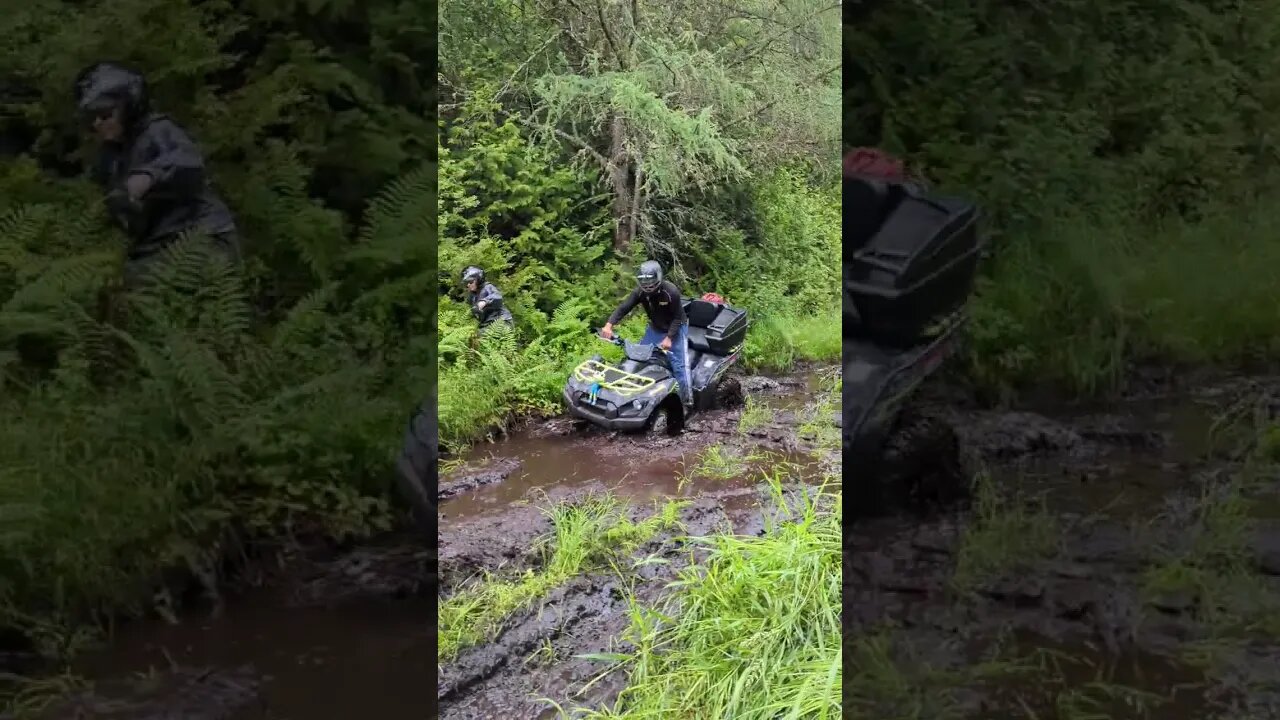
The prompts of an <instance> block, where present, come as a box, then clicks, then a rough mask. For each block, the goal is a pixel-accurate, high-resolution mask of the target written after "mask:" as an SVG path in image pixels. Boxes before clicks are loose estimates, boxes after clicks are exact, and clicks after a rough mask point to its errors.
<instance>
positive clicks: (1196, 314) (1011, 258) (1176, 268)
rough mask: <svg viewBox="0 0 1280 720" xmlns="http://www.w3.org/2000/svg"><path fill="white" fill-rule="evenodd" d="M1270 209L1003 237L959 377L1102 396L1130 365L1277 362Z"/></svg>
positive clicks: (1275, 212) (1276, 225) (1277, 244)
mask: <svg viewBox="0 0 1280 720" xmlns="http://www.w3.org/2000/svg"><path fill="white" fill-rule="evenodd" d="M1277 267H1280V207H1277V206H1276V205H1274V204H1264V203H1261V202H1257V203H1254V204H1252V205H1249V206H1246V207H1242V208H1234V209H1231V210H1229V211H1228V210H1223V211H1222V212H1221V213H1218V214H1214V215H1211V216H1209V217H1208V218H1206V219H1204V220H1202V221H1200V222H1189V221H1183V220H1169V221H1166V222H1163V223H1157V224H1152V225H1141V224H1138V223H1136V222H1133V221H1128V220H1126V219H1123V218H1121V219H1115V218H1108V219H1101V220H1096V221H1088V220H1084V219H1073V220H1067V221H1062V222H1049V223H1047V224H1046V227H1045V228H1044V230H1043V231H1041V232H1037V233H1034V234H1024V235H1022V236H1019V235H1015V236H1013V237H1009V238H1007V239H1006V241H1005V242H1004V244H1003V247H999V248H997V249H996V251H995V259H994V263H993V267H992V271H991V273H990V276H989V277H987V278H985V279H984V280H983V281H982V282H981V283H980V286H979V292H978V294H977V296H976V298H975V300H974V302H973V303H972V308H973V315H974V323H973V327H972V341H973V342H972V343H971V351H970V354H969V366H970V369H971V370H972V373H973V375H974V377H975V378H976V379H977V380H978V381H979V382H980V383H982V384H983V385H985V386H987V387H988V388H991V389H993V390H995V391H997V392H1000V393H1003V394H1005V395H1009V394H1012V393H1013V392H1015V391H1016V390H1018V389H1021V388H1025V387H1030V386H1033V385H1034V386H1042V385H1044V384H1045V383H1052V384H1054V385H1056V386H1058V387H1061V388H1063V389H1065V390H1069V391H1072V392H1076V393H1081V394H1095V393H1103V392H1106V391H1108V390H1110V389H1112V388H1114V387H1115V386H1116V384H1117V382H1118V381H1119V380H1120V379H1121V376H1122V374H1123V372H1124V370H1125V368H1126V363H1127V362H1128V361H1129V360H1132V359H1158V360H1162V361H1166V362H1175V363H1186V364H1232V363H1241V362H1247V361H1256V360H1264V359H1265V360H1275V359H1277V358H1280V304H1277V303H1276V302H1275V296H1274V288H1275V284H1276V278H1277V275H1276V272H1277V271H1276V268H1277Z"/></svg>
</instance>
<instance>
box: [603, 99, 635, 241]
mask: <svg viewBox="0 0 1280 720" xmlns="http://www.w3.org/2000/svg"><path fill="white" fill-rule="evenodd" d="M610 129H611V140H610V143H609V165H610V168H611V170H610V172H609V181H610V183H611V184H612V185H613V222H614V230H613V252H614V254H616V255H618V256H619V257H622V256H624V255H626V253H627V250H628V249H629V248H630V247H631V240H632V238H634V237H635V232H636V227H635V208H634V207H633V206H632V187H631V160H630V158H629V157H628V156H627V132H626V130H627V128H626V123H625V122H624V121H623V119H622V116H620V115H615V116H614V117H613V120H612V121H611V122H610Z"/></svg>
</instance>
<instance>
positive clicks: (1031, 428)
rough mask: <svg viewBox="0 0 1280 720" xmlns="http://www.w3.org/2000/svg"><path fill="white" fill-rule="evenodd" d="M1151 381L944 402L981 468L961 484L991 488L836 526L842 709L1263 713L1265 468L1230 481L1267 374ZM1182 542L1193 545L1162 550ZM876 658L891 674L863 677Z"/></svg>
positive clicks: (1240, 467)
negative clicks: (1072, 398) (1049, 407)
mask: <svg viewBox="0 0 1280 720" xmlns="http://www.w3.org/2000/svg"><path fill="white" fill-rule="evenodd" d="M1155 388H1156V384H1155V383H1152V387H1151V388H1148V389H1149V390H1150V391H1149V392H1144V393H1134V395H1133V396H1132V397H1131V398H1130V399H1129V400H1127V401H1125V402H1122V403H1118V404H1112V405H1110V406H1108V407H1105V408H1063V407H1057V408H1055V409H1054V410H1053V411H1051V412H1052V414H1049V413H1039V412H1032V411H1018V412H984V411H974V410H971V409H970V410H959V411H954V410H953V411H951V417H952V421H953V422H954V423H955V426H956V428H957V429H958V431H959V432H960V434H961V437H962V442H963V443H964V444H965V445H966V446H967V447H968V448H969V449H970V450H971V451H973V452H974V453H975V454H976V455H977V456H978V457H980V458H981V461H982V465H983V467H984V468H985V471H986V472H987V473H988V475H989V478H990V479H989V480H986V481H985V482H986V483H987V485H986V488H985V489H984V490H976V492H979V493H980V497H983V498H986V499H987V500H986V502H991V500H990V499H991V498H994V497H997V496H998V497H999V498H1000V499H1001V501H1002V502H1003V503H1004V505H1003V506H1001V507H1000V508H999V509H995V510H993V509H991V506H990V505H988V506H987V507H986V508H985V509H984V508H980V507H977V505H979V504H980V503H981V502H983V500H979V499H978V498H974V499H973V500H972V501H971V502H968V503H962V504H959V505H956V506H953V507H951V508H947V509H945V510H943V511H935V512H933V513H930V514H928V515H919V514H900V515H897V516H889V517H879V518H876V519H871V520H866V521H860V522H858V523H856V524H854V525H852V526H849V527H846V529H845V543H846V549H845V567H844V587H845V589H844V604H845V618H844V622H845V638H846V647H845V653H844V657H845V663H846V666H845V673H844V677H845V684H844V692H845V702H846V712H848V708H855V710H854V714H853V715H852V717H858V718H878V719H879V718H884V719H891V718H909V717H925V716H928V717H939V718H973V719H977V718H982V719H984V720H986V719H992V720H997V719H1002V718H1011V719H1012V718H1028V717H1038V718H1060V719H1062V720H1070V719H1074V718H1084V717H1090V718H1094V717H1097V718H1115V719H1120V718H1162V719H1166V718H1168V719H1182V718H1187V719H1191V718H1195V719H1197V720H1200V719H1205V720H1207V719H1210V718H1222V719H1223V720H1226V719H1228V718H1233V719H1244V718H1257V719H1261V718H1277V717H1280V577H1278V576H1277V575H1276V572H1275V569H1276V568H1275V562H1276V560H1275V557H1276V545H1277V543H1280V503H1278V502H1276V500H1275V498H1280V473H1275V472H1274V470H1273V469H1272V470H1267V469H1265V468H1264V469H1263V470H1261V471H1259V470H1257V469H1256V467H1257V466H1256V465H1255V466H1253V467H1254V468H1255V469H1254V470H1253V471H1252V473H1251V474H1250V477H1251V478H1252V479H1251V480H1250V481H1249V484H1248V486H1247V487H1245V488H1243V489H1238V490H1236V491H1233V490H1232V488H1233V487H1235V486H1233V485H1232V481H1233V480H1237V479H1239V478H1241V477H1243V476H1244V475H1245V473H1246V470H1245V466H1244V458H1245V457H1246V456H1247V453H1248V452H1249V450H1250V449H1251V443H1250V442H1249V440H1250V439H1251V438H1254V437H1256V432H1257V426H1258V423H1263V424H1265V423H1267V422H1271V421H1274V419H1275V417H1276V413H1275V410H1274V402H1273V400H1272V398H1277V397H1280V393H1277V390H1280V381H1278V380H1277V379H1275V378H1245V379H1238V378H1237V379H1226V380H1221V379H1219V380H1217V381H1216V382H1214V383H1213V384H1210V385H1206V386H1200V387H1193V388H1186V387H1180V388H1178V389H1177V390H1176V391H1169V390H1168V387H1167V386H1166V387H1165V388H1164V389H1163V391H1160V392H1157V391H1156V390H1155ZM1242 410H1243V411H1244V412H1242ZM1232 416H1234V417H1235V419H1236V420H1237V422H1236V423H1235V425H1234V430H1235V432H1234V434H1233V433H1232V431H1231V428H1228V427H1227V426H1228V425H1230V423H1225V422H1224V420H1225V419H1228V418H1230V417H1232ZM1233 503H1235V504H1233ZM1245 507H1247V508H1248V509H1247V512H1246V511H1244V510H1242V508H1245ZM1233 508H1234V510H1233ZM1215 512H1216V514H1214V513H1215ZM1241 512H1245V514H1248V515H1249V516H1250V517H1248V518H1247V519H1245V518H1244V517H1243V516H1242V515H1241V514H1240V513H1241ZM1206 528H1207V529H1206ZM1197 543H1199V544H1200V545H1201V546H1203V545H1205V544H1206V543H1209V544H1210V545H1212V547H1210V548H1209V549H1207V550H1206V549H1204V548H1203V547H1201V549H1200V551H1201V555H1199V556H1197V558H1198V560H1197V561H1196V562H1191V561H1186V562H1184V563H1182V564H1179V563H1178V562H1175V559H1177V558H1187V557H1191V556H1190V555H1189V553H1192V552H1194V551H1195V547H1196V546H1197ZM1037 545H1038V549H1037V551H1035V552H1025V553H1023V554H1022V555H1018V553H1017V551H1016V550H1014V551H1010V550H1009V549H1008V548H1011V547H1013V548H1017V547H1019V546H1026V547H1032V546H1037ZM980 561H986V562H985V566H984V565H983V563H982V562H980ZM975 566H981V567H980V568H979V569H980V571H975V570H974V568H975ZM1161 573H1163V574H1161ZM1197 573H1198V574H1197ZM1161 579H1163V580H1164V582H1160V580H1161ZM1171 579H1172V580H1174V581H1172V582H1171V581H1170V580H1171ZM1204 584H1207V585H1209V587H1202V585H1204ZM878 643H883V644H878ZM886 664H889V665H892V666H893V667H894V668H895V670H894V672H893V673H892V675H893V677H894V679H895V680H897V681H900V682H901V683H902V685H899V686H898V690H899V691H898V692H893V691H891V690H890V686H891V684H890V683H886V682H883V680H884V677H883V675H882V676H880V678H879V680H880V681H875V680H869V679H868V676H869V672H870V669H874V668H880V669H881V670H883V668H884V667H885V666H886ZM902 687H910V688H911V690H910V691H909V692H902V691H901V689H902ZM922 708H925V710H924V711H923V714H918V713H920V712H921V709H922ZM849 716H850V715H846V717H849Z"/></svg>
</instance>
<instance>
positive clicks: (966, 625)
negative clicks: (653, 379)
mask: <svg viewBox="0 0 1280 720" xmlns="http://www.w3.org/2000/svg"><path fill="white" fill-rule="evenodd" d="M824 372H827V371H824V370H821V369H818V370H813V369H811V370H808V371H806V372H803V373H797V374H795V375H791V376H788V377H781V378H762V377H761V378H751V379H749V380H748V381H747V382H745V383H744V386H745V387H746V390H747V396H748V398H749V399H748V403H747V405H745V406H742V407H736V408H732V409H728V410H724V411H717V412H713V413H708V414H706V415H703V416H700V417H698V418H695V420H694V422H693V423H692V424H691V425H690V427H689V428H688V430H687V432H686V434H685V435H684V436H682V437H681V438H679V439H678V440H673V439H669V438H665V437H635V436H625V435H611V434H608V433H602V432H597V431H592V430H590V429H586V428H581V427H575V425H574V424H573V423H572V422H571V421H569V420H567V419H563V418H561V419H555V420H550V421H543V422H537V423H532V424H529V425H527V426H525V427H523V428H520V429H518V430H517V431H515V432H514V433H513V434H512V436H511V437H509V438H507V439H505V440H503V441H501V442H496V443H492V444H485V445H481V446H478V447H476V448H474V449H473V450H472V451H471V452H469V453H468V454H466V455H464V456H462V457H460V458H455V459H452V460H450V461H449V462H448V463H447V464H446V465H445V466H444V468H443V469H442V477H441V481H440V488H439V495H440V498H441V506H440V531H439V543H440V550H439V571H440V586H439V589H438V593H439V594H438V596H437V597H430V596H429V594H428V593H429V592H430V588H429V587H428V586H427V585H426V579H427V567H428V557H427V554H426V553H425V552H424V551H422V550H421V549H420V548H417V547H415V545H414V543H413V541H412V540H411V539H409V538H386V539H384V541H383V542H381V543H379V544H376V545H370V546H366V547H361V548H358V549H355V550H352V551H348V552H344V553H341V554H337V555H332V554H317V555H314V556H311V555H307V556H300V557H297V558H294V560H293V561H292V564H291V566H290V569H289V571H288V572H287V573H286V574H285V575H284V577H283V579H281V576H279V575H275V576H273V579H272V581H271V582H269V583H267V584H266V586H265V587H263V588H261V589H258V590H252V591H248V592H245V593H242V594H240V595H238V596H236V597H235V598H233V599H232V600H231V601H229V602H228V604H227V606H226V608H225V610H224V611H223V613H222V614H221V615H220V616H218V617H214V618H205V617H202V616H195V615H192V616H188V617H186V618H184V619H183V620H182V622H181V623H178V624H176V625H175V624H168V623H163V622H154V623H151V622H147V623H135V624H133V625H130V626H128V627H125V628H122V629H121V630H120V632H119V633H118V634H117V636H116V637H115V638H114V639H113V642H112V645H111V646H110V647H109V648H107V649H105V650H103V651H101V652H97V653H90V654H88V655H87V656H86V657H85V659H84V660H83V661H81V662H80V663H79V664H78V665H77V666H76V667H75V668H73V670H74V671H75V672H76V673H77V674H78V675H80V676H81V677H83V678H85V679H87V680H88V681H90V685H89V686H87V687H84V688H82V689H74V691H73V692H71V693H70V694H67V693H65V692H62V695H63V699H62V700H60V701H59V702H57V703H56V704H55V705H53V706H51V707H50V709H49V710H48V711H46V712H45V713H43V714H42V715H41V716H42V717H48V718H71V717H95V718H113V719H116V720H160V719H161V718H164V719H168V718H186V719H191V720H237V719H245V720H248V719H249V718H255V719H257V718H274V719H276V720H302V719H307V720H312V719H315V720H325V719H327V718H334V719H335V720H336V719H337V718H349V717H360V716H365V715H369V716H374V717H382V718H388V719H391V718H422V717H432V716H434V715H435V714H436V713H437V712H438V716H439V717H442V718H454V719H461V718H475V719H477V720H480V719H487V718H553V717H557V713H556V711H555V708H554V706H553V704H552V703H557V704H559V705H560V706H562V707H564V708H566V709H567V708H570V707H596V708H598V707H600V706H601V705H603V704H607V703H608V702H609V701H610V700H611V699H612V698H614V697H615V696H616V695H617V693H618V692H619V690H620V689H621V688H622V687H623V686H624V684H625V683H626V682H627V678H626V677H625V676H624V675H623V674H622V673H620V672H611V673H610V672H606V671H607V670H608V669H609V667H610V663H609V662H608V661H607V660H604V659H600V658H598V657H596V658H592V657H584V656H590V655H591V654H593V653H611V652H619V651H625V650H626V649H627V647H626V643H625V642H624V637H625V631H626V629H627V627H628V625H629V623H630V622H631V619H632V616H633V603H638V604H640V605H643V606H649V607H652V606H654V604H655V603H658V602H659V601H660V600H662V599H663V598H664V597H666V596H667V595H668V594H669V593H670V592H671V590H670V589H669V587H668V583H669V581H670V580H672V579H674V578H675V577H676V576H677V574H678V573H679V572H680V570H681V569H682V568H685V567H688V566H689V564H690V563H693V562H697V561H698V558H699V554H698V551H697V550H696V548H694V547H691V546H690V544H689V543H688V542H686V541H685V540H684V538H685V537H688V536H695V537H696V536H708V535H713V534H716V533H726V532H731V533H738V534H742V535H761V534H763V533H764V532H765V529H766V527H767V524H768V523H769V522H770V521H772V520H774V519H776V518H778V517H779V513H780V511H779V510H778V502H777V499H776V498H775V497H774V496H773V495H772V490H771V488H770V486H769V484H768V483H766V482H764V480H763V479H764V476H765V474H766V473H773V474H775V475H776V476H777V477H779V478H780V479H781V480H782V481H783V482H784V483H785V487H784V492H785V493H786V495H787V498H788V499H791V500H794V499H797V498H799V497H803V496H812V495H813V494H814V492H815V491H816V489H817V488H818V487H819V486H820V485H821V484H822V483H824V482H829V481H831V479H832V476H835V477H838V475H839V471H840V458H839V456H838V445H839V443H838V440H839V429H838V427H836V420H837V419H836V418H835V412H836V408H837V407H838V403H837V402H836V399H835V398H834V397H824V395H823V393H822V392H821V388H822V385H823V374H824ZM1151 390H1152V391H1151V392H1148V393H1145V394H1144V395H1143V396H1141V397H1134V398H1130V399H1127V400H1124V401H1122V402H1117V403H1112V404H1110V405H1107V406H1104V407H1068V406H1063V405H1047V404H1042V405H1039V406H1038V407H1036V408H1030V409H1024V410H1019V411H992V410H984V409H979V408H974V407H969V406H966V405H964V403H965V400H964V398H963V397H961V396H959V395H956V394H953V393H948V394H939V395H938V396H937V397H935V398H932V399H931V400H929V402H931V403H935V404H937V405H938V406H939V407H945V408H947V411H948V412H949V413H950V414H951V415H952V421H953V422H954V423H955V425H956V427H957V428H959V429H960V430H961V435H962V438H963V442H964V446H965V448H966V451H967V453H968V455H969V456H970V457H971V459H973V460H975V461H978V462H980V464H981V467H982V468H983V469H984V470H985V474H984V475H982V476H980V477H982V478H985V479H983V480H981V481H980V482H979V483H978V485H977V487H976V489H975V496H974V498H973V499H972V501H971V502H969V503H967V504H965V505H963V506H957V507H952V508H947V509H945V510H943V511H936V512H934V513H932V514H930V515H928V516H923V517H922V516H917V515H899V516H894V517H886V518H879V519H876V520H874V521H859V522H857V523H856V524H853V525H851V526H846V530H845V549H846V551H845V558H844V559H845V566H844V594H845V615H844V623H845V633H846V634H845V637H846V642H845V648H844V653H843V656H844V663H845V667H844V692H845V698H844V699H845V702H846V713H847V714H846V716H847V717H855V718H868V719H870V718H875V719H877V720H880V719H884V720H895V719H897V718H902V719H903V720H906V719H908V718H957V719H964V720H968V719H972V720H978V719H982V720H988V719H990V720H1000V719H1002V718H1011V719H1012V718H1045V719H1048V718H1057V719H1059V720H1084V719H1085V718H1115V719H1120V718H1147V717H1150V718H1172V719H1175V720H1176V719H1179V718H1197V719H1202V718H1203V719H1214V720H1216V719H1218V718H1221V720H1262V719H1263V718H1280V642H1277V641H1276V638H1277V637H1280V612H1278V611H1277V608H1280V604H1277V603H1276V598H1277V597H1280V492H1278V488H1280V480H1277V477H1278V476H1277V475H1276V474H1275V473H1273V472H1272V471H1271V466H1270V465H1269V464H1266V463H1259V462H1247V461H1246V458H1247V457H1249V455H1248V452H1253V454H1254V455H1257V454H1258V452H1257V451H1258V448H1257V445H1258V443H1256V442H1255V443H1252V444H1250V443H1249V442H1247V441H1248V440H1250V439H1251V438H1257V437H1258V433H1257V426H1258V424H1259V423H1265V422H1266V421H1267V418H1268V417H1271V418H1274V417H1275V416H1276V415H1277V412H1276V411H1277V410H1278V409H1280V404H1277V403H1268V402H1266V401H1265V400H1266V398H1268V397H1271V398H1276V397H1280V379H1274V378H1252V379H1235V380H1204V381H1198V382H1197V383H1195V384H1193V385H1191V386H1189V387H1180V388H1174V389H1170V388H1167V387H1165V386H1163V385H1160V384H1155V385H1153V386H1152V388H1151ZM1278 439H1280V436H1275V437H1272V438H1271V439H1270V440H1269V441H1268V440H1266V439H1264V441H1263V445H1266V443H1267V442H1271V443H1272V445H1273V446H1280V443H1277V442H1276V440H1278ZM1272 452H1274V448H1273V450H1272ZM1277 457H1280V453H1277ZM599 497H609V498H612V501H613V502H614V505H613V507H615V508H616V509H617V510H616V511H617V512H618V513H619V514H620V517H622V518H624V519H625V520H626V521H627V522H629V523H631V524H630V525H628V527H629V528H630V529H629V530H628V533H627V539H628V540H629V544H627V545H626V546H625V547H624V548H623V549H622V550H621V551H620V552H619V553H618V554H617V555H613V556H610V558H609V562H608V563H603V564H602V563H596V564H590V563H588V564H585V565H582V566H580V567H579V566H576V565H574V566H572V568H571V569H572V570H573V571H571V572H570V571H566V572H563V573H562V575H561V576H555V577H552V576H554V575H555V572H558V570H557V569H556V560H555V558H552V559H551V560H549V559H548V557H549V555H550V553H549V552H548V551H547V546H546V545H544V544H543V543H542V540H543V539H545V538H547V537H548V536H549V535H551V534H553V533H554V532H556V529H557V524H556V521H555V518H554V517H553V513H549V512H548V511H547V509H548V508H550V507H557V506H574V505H575V504H579V503H584V502H586V499H588V498H599ZM672 498H677V499H679V500H680V501H681V504H679V505H670V504H669V502H668V501H669V500H670V499H672ZM664 513H665V514H666V515H667V516H669V517H666V519H667V520H670V521H673V522H666V521H662V522H658V523H656V524H652V525H645V523H647V522H650V521H652V520H653V519H654V518H659V517H660V516H664ZM677 523H678V524H677ZM615 539H616V538H615ZM567 541H568V538H567V537H561V538H560V539H559V542H561V543H563V542H567ZM561 570H563V568H561ZM548 577H551V578H552V580H553V581H548V582H546V583H545V584H542V585H539V584H537V583H536V582H533V579H539V578H542V579H545V578H548ZM476 587H499V588H506V589H512V588H516V589H519V588H526V589H527V588H528V587H535V588H536V592H532V593H531V594H529V595H528V597H526V598H525V601H524V602H522V603H513V604H511V605H510V606H509V607H506V606H504V607H503V609H502V611H501V612H500V613H499V614H498V616H497V617H495V618H492V619H493V620H494V622H493V623H492V625H491V626H487V627H482V628H480V630H481V632H478V633H477V634H475V635H473V636H470V637H464V636H461V635H457V634H455V635H453V636H451V637H452V640H451V642H452V646H451V650H450V651H449V652H447V653H444V654H441V655H437V645H438V644H439V647H440V648H444V646H445V640H447V639H449V638H448V637H446V636H448V635H449V633H448V632H447V631H442V632H441V634H440V636H439V637H437V636H436V635H433V630H432V627H433V622H432V619H433V618H432V615H431V613H433V612H436V606H437V601H439V603H441V606H442V607H445V606H447V605H448V604H449V603H450V602H451V601H456V600H457V599H458V598H464V597H466V594H467V593H468V592H471V591H472V590H474V588H476ZM486 597H488V598H489V599H496V600H497V601H499V602H498V604H499V605H501V603H503V602H507V600H508V598H507V597H506V596H504V595H499V594H495V595H491V596H486ZM455 604H456V603H455ZM446 630H447V629H446ZM437 673H438V674H437ZM431 677H435V678H437V688H436V694H435V695H434V696H433V695H432V694H431V691H430V689H429V688H428V687H427V682H426V681H425V680H426V678H431ZM41 692H50V690H49V689H48V688H45V689H39V688H37V689H33V691H32V696H33V697H35V696H38V695H39V694H40V693H41ZM433 700H434V701H435V703H433ZM437 705H438V709H437V707H436V706H437Z"/></svg>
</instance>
